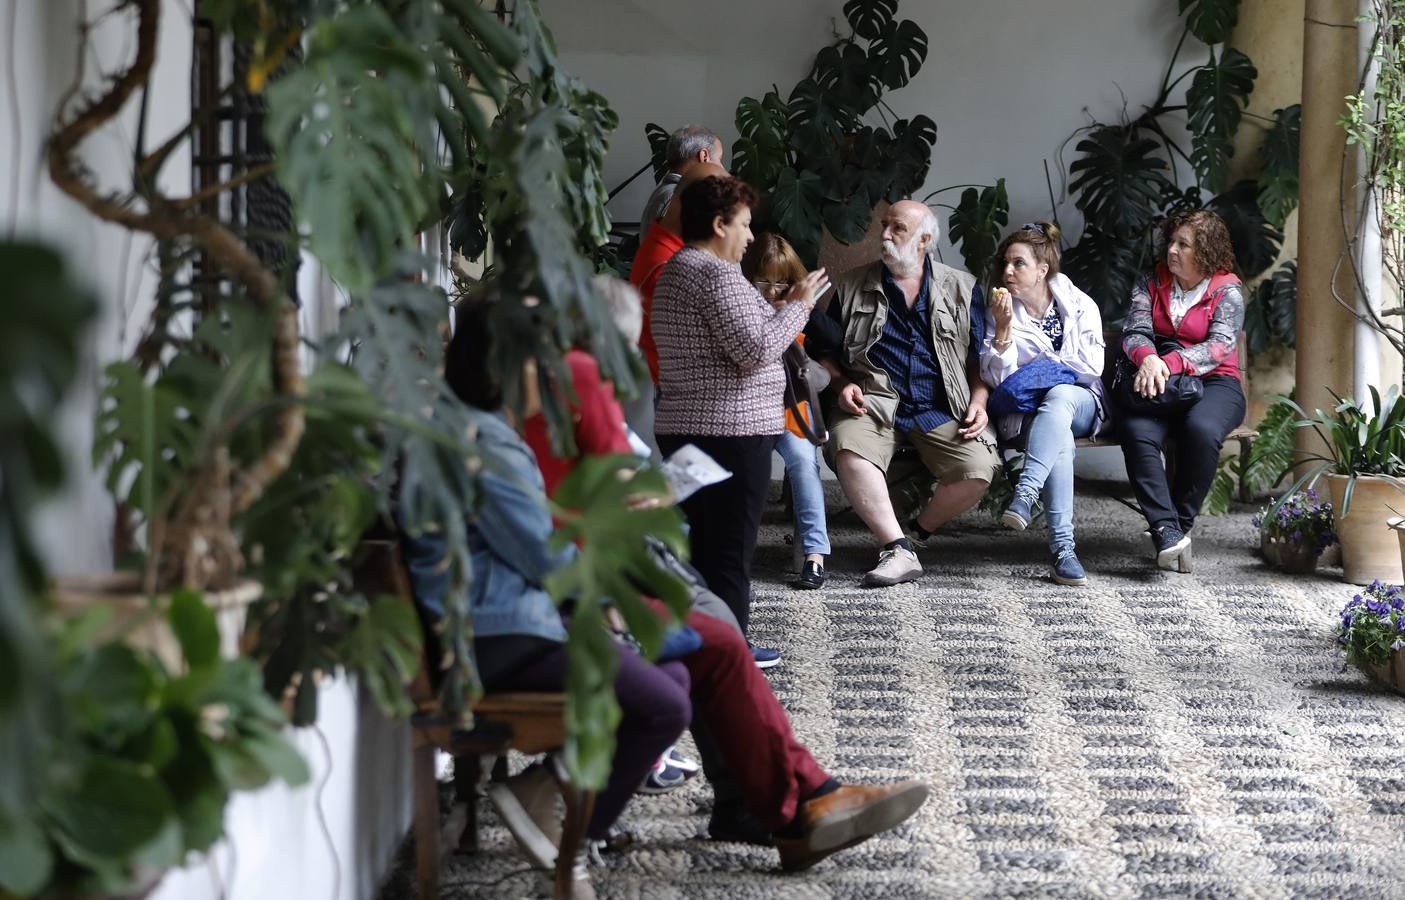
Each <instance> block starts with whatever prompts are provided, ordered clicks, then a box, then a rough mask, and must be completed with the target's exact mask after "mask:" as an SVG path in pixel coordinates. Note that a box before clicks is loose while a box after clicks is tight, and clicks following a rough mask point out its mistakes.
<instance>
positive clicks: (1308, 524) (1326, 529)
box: [1253, 488, 1337, 575]
mask: <svg viewBox="0 0 1405 900" xmlns="http://www.w3.org/2000/svg"><path fill="white" fill-rule="evenodd" d="M1253 523H1254V527H1255V528H1257V529H1259V541H1260V546H1261V547H1262V549H1263V555H1264V560H1265V561H1266V562H1268V563H1269V565H1272V566H1276V567H1277V568H1278V569H1279V570H1281V571H1283V572H1288V573H1291V574H1294V575H1303V574H1307V573H1310V572H1313V571H1315V570H1316V569H1317V560H1318V557H1320V556H1321V555H1322V552H1323V551H1324V550H1326V549H1327V548H1328V547H1330V546H1332V545H1333V544H1335V543H1336V542H1337V532H1336V528H1335V519H1334V516H1333V514H1332V504H1331V503H1330V502H1319V501H1318V499H1317V491H1315V490H1313V489H1311V488H1309V489H1307V490H1305V491H1295V492H1294V493H1292V494H1291V495H1289V496H1288V497H1287V498H1286V499H1285V500H1284V502H1282V503H1280V504H1277V505H1275V506H1268V507H1264V508H1263V509H1262V510H1260V511H1259V513H1258V514H1257V515H1255V516H1254V519H1253Z"/></svg>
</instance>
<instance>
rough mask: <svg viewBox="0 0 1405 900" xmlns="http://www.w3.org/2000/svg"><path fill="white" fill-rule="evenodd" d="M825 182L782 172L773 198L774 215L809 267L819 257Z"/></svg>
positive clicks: (808, 175)
mask: <svg viewBox="0 0 1405 900" xmlns="http://www.w3.org/2000/svg"><path fill="white" fill-rule="evenodd" d="M823 203H824V181H823V180H822V179H821V178H820V176H818V175H816V174H815V173H814V172H796V171H795V170H794V169H783V170H781V175H780V179H779V180H778V181H777V182H776V189H775V191H774V192H773V193H772V195H771V204H772V205H771V214H772V216H773V217H774V218H775V221H776V225H777V226H778V227H779V228H780V230H781V233H782V234H784V235H785V236H786V237H787V238H788V239H789V240H790V243H791V244H793V245H794V246H795V249H796V251H797V252H798V253H799V254H800V256H801V258H802V259H803V260H805V263H806V264H807V265H809V264H812V263H813V262H814V260H815V259H816V257H818V256H819V250H820V227H821V224H822V222H823V219H822V212H821V209H820V207H821V205H822V204H823Z"/></svg>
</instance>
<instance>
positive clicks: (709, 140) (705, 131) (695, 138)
mask: <svg viewBox="0 0 1405 900" xmlns="http://www.w3.org/2000/svg"><path fill="white" fill-rule="evenodd" d="M721 143H722V138H720V137H718V136H717V132H715V131H713V130H712V129H711V128H704V127H703V126H701V125H684V126H683V127H682V128H680V129H678V130H677V131H675V132H673V134H670V135H669V136H668V146H667V148H666V149H665V150H664V157H665V159H666V160H667V161H668V167H669V168H670V169H676V168H678V167H679V166H681V165H682V164H683V163H685V162H687V161H688V160H690V159H692V158H693V157H694V156H697V155H698V153H700V152H701V151H703V150H711V149H712V148H713V145H719V146H720V145H721ZM715 161H716V160H714V162H715Z"/></svg>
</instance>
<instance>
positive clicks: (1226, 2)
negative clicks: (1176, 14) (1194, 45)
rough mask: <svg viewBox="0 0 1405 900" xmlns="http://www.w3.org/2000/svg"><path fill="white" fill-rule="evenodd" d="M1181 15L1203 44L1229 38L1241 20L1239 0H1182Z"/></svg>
mask: <svg viewBox="0 0 1405 900" xmlns="http://www.w3.org/2000/svg"><path fill="white" fill-rule="evenodd" d="M1180 3H1181V15H1182V16H1184V17H1185V21H1186V27H1187V28H1189V29H1190V33H1191V34H1193V35H1195V36H1196V37H1197V38H1199V39H1200V42H1201V43H1203V44H1222V43H1224V42H1225V41H1227V40H1229V37H1230V35H1231V34H1232V33H1233V32H1234V25H1235V23H1236V22H1238V21H1239V0H1180Z"/></svg>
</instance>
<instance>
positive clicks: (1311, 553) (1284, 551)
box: [1269, 540, 1318, 575]
mask: <svg viewBox="0 0 1405 900" xmlns="http://www.w3.org/2000/svg"><path fill="white" fill-rule="evenodd" d="M1269 543H1271V544H1273V545H1274V546H1275V547H1276V550H1275V551H1274V556H1275V557H1276V559H1277V565H1278V570H1279V571H1280V572H1287V573H1288V574H1290V575H1310V574H1312V573H1313V572H1316V571H1317V557H1318V553H1317V549H1316V548H1315V547H1313V546H1312V544H1311V543H1309V542H1307V541H1274V540H1270V541H1269Z"/></svg>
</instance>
